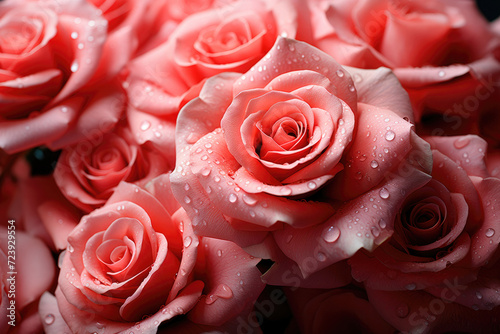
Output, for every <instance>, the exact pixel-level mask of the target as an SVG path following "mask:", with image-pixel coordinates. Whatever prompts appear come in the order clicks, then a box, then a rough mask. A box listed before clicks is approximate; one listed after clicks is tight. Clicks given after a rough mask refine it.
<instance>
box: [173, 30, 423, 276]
mask: <svg viewBox="0 0 500 334" xmlns="http://www.w3.org/2000/svg"><path fill="white" fill-rule="evenodd" d="M349 71H352V73H354V74H353V77H354V78H355V80H354V81H353V79H352V78H351V75H350V73H349V72H348V70H347V69H345V68H342V67H341V66H340V65H339V64H338V63H336V62H335V61H334V60H333V59H332V58H331V57H329V56H328V55H326V54H324V53H323V52H321V51H320V50H318V49H316V48H313V47H312V46H310V45H308V44H306V43H303V42H298V41H295V40H292V39H286V38H279V39H278V40H277V42H276V44H275V46H274V47H273V48H272V50H271V51H270V53H269V54H267V55H266V56H265V57H264V58H263V59H262V60H261V61H259V62H258V63H257V64H256V65H255V66H254V67H253V68H252V69H251V70H250V71H248V72H247V73H245V74H243V75H239V74H235V73H232V74H231V73H227V74H224V75H220V76H215V77H213V78H210V79H208V80H207V81H206V83H205V84H204V86H203V88H202V89H201V91H200V93H199V96H198V97H196V98H194V99H193V100H192V101H191V102H189V103H187V104H186V105H185V106H184V108H183V109H182V110H181V112H180V114H179V118H178V120H177V129H176V143H177V152H178V155H177V160H176V170H175V172H174V173H172V176H171V180H172V183H173V186H172V187H173V191H174V195H175V196H176V198H177V199H178V201H179V202H180V203H181V205H183V207H184V208H185V209H186V211H187V213H188V214H189V216H190V218H191V220H192V222H193V226H194V229H195V231H196V233H197V234H200V235H207V236H210V237H217V238H222V239H227V240H232V241H234V242H236V243H238V244H239V245H241V246H242V247H250V246H252V250H251V252H255V254H259V257H266V258H273V259H274V260H277V259H278V258H279V259H282V260H280V262H282V263H283V264H286V265H285V266H284V267H283V268H287V266H288V265H289V264H290V265H291V264H292V263H293V262H295V263H297V264H298V266H299V267H300V271H301V272H302V274H303V276H308V275H310V274H312V273H314V272H318V271H320V270H321V269H323V268H326V267H328V266H329V265H330V264H334V263H336V262H339V261H342V260H344V259H346V258H348V257H350V256H351V255H353V254H354V253H355V252H356V251H357V250H358V249H360V248H367V249H372V248H374V247H376V245H377V244H378V243H380V242H382V241H383V240H384V239H386V238H388V237H389V236H390V234H391V233H392V226H391V225H389V223H390V222H391V221H392V209H393V207H394V206H396V207H397V206H399V205H400V201H402V196H401V195H400V189H406V190H408V191H409V190H410V189H415V188H416V187H418V186H420V185H421V184H422V182H425V181H426V180H427V179H428V177H429V176H428V175H426V174H425V172H423V171H422V172H415V173H413V176H414V177H412V178H406V177H404V175H403V174H404V171H405V172H408V171H413V170H416V171H418V170H419V169H422V170H424V171H425V170H427V169H429V168H430V166H429V161H430V151H428V147H427V146H428V145H427V144H424V143H423V140H422V139H420V138H418V137H417V136H416V135H415V133H414V132H413V130H412V124H411V123H410V122H408V121H407V120H411V117H412V111H411V107H410V104H409V101H408V97H407V94H406V93H405V92H404V90H403V89H402V88H401V86H400V85H399V83H398V81H397V79H396V78H395V77H394V76H393V75H392V74H391V73H390V71H388V70H387V69H380V70H377V71H366V70H357V69H349ZM410 156H412V158H411V159H410V158H409V157H410ZM417 161H418V163H417ZM419 164H420V165H419ZM398 169H400V171H398ZM403 170H404V171H403ZM392 172H394V173H392ZM391 173H392V174H391ZM375 199H376V201H375V202H372V201H374V200H375ZM365 208H366V209H365ZM360 219H361V220H360ZM354 221H355V222H354ZM358 221H359V224H358ZM380 221H384V222H380ZM353 222H354V223H353ZM385 222H387V224H386V223H385ZM353 224H354V225H355V226H354V228H353ZM322 235H323V237H322ZM340 235H342V236H340ZM339 236H340V237H339ZM311 245H317V247H311ZM248 251H250V249H248ZM291 260H293V261H291ZM273 268H274V269H276V268H278V266H275V267H273ZM276 276H278V277H281V275H276ZM328 277H330V276H328V275H326V276H325V277H324V279H325V280H328ZM298 279H299V280H300V278H298ZM320 281H321V280H320V279H319V278H318V279H316V283H318V284H320ZM333 281H334V280H333V279H332V278H331V277H330V282H333ZM325 282H326V281H325ZM281 283H282V282H281ZM325 284H326V283H325Z"/></svg>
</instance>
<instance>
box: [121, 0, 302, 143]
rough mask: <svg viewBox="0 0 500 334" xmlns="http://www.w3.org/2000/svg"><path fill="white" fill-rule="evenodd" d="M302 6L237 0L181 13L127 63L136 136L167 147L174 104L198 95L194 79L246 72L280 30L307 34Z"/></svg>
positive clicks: (130, 111) (293, 34) (299, 35)
mask: <svg viewBox="0 0 500 334" xmlns="http://www.w3.org/2000/svg"><path fill="white" fill-rule="evenodd" d="M170 5H171V6H172V7H174V6H175V3H174V2H173V3H170V2H169V3H168V6H170ZM213 5H214V6H215V5H216V3H214V4H213ZM304 11H307V8H306V6H305V4H304V3H301V2H299V1H276V0H272V1H262V0H257V1H237V2H234V3H231V4H228V5H225V6H215V8H210V9H209V10H206V11H202V12H198V13H195V14H193V15H190V16H188V17H186V18H185V19H184V20H183V21H182V22H181V23H180V24H179V25H178V26H177V27H176V29H175V30H174V31H173V32H172V34H171V35H169V36H168V38H167V39H166V40H165V41H164V42H163V43H161V44H160V45H158V46H157V47H156V48H154V49H152V50H150V51H149V52H147V53H145V54H144V55H142V56H141V57H139V58H137V59H136V60H134V61H133V62H132V63H131V64H130V65H129V66H128V73H127V77H126V81H125V83H124V86H125V87H126V89H127V92H128V95H129V99H130V106H129V108H128V115H127V117H128V118H129V119H131V120H132V121H131V122H130V126H131V128H132V130H133V131H132V132H133V133H134V134H135V135H136V136H137V137H138V139H137V141H138V142H139V143H143V142H145V141H151V142H153V143H155V144H156V145H158V146H159V147H161V148H162V150H166V151H173V146H174V145H175V144H174V143H173V138H171V137H170V136H169V135H168V132H169V131H170V129H172V128H174V127H175V120H176V117H177V113H178V112H179V110H180V108H181V107H182V106H183V105H184V104H185V103H186V102H187V101H189V100H191V99H192V98H193V97H194V96H197V95H198V93H199V88H200V87H198V86H197V84H200V83H202V82H203V80H204V79H206V78H209V77H211V76H213V75H215V74H218V73H223V72H240V73H242V72H246V71H247V70H249V69H250V68H251V67H252V65H254V64H255V63H256V62H257V61H258V60H259V59H260V58H262V57H263V56H264V55H265V54H266V53H267V52H268V51H269V50H270V49H271V47H272V46H273V44H274V42H275V40H276V37H278V36H279V35H280V34H282V35H286V36H289V37H291V38H297V39H302V40H304V39H306V40H307V39H309V37H308V35H309V30H310V29H309V25H308V24H307V19H308V16H304V15H303V12H304ZM145 121H147V122H148V123H149V124H150V126H143V124H144V122H145ZM165 131H166V132H167V134H165Z"/></svg>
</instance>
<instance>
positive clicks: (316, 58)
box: [311, 53, 321, 61]
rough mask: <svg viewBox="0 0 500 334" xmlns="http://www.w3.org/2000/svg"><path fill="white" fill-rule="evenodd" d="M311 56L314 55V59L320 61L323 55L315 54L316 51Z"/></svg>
mask: <svg viewBox="0 0 500 334" xmlns="http://www.w3.org/2000/svg"><path fill="white" fill-rule="evenodd" d="M311 57H312V59H314V60H315V61H320V60H321V57H320V56H318V55H317V54H315V53H313V54H312V55H311Z"/></svg>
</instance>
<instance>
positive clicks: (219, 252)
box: [217, 249, 222, 257]
mask: <svg viewBox="0 0 500 334" xmlns="http://www.w3.org/2000/svg"><path fill="white" fill-rule="evenodd" d="M217 256H218V257H221V256H222V250H221V249H219V250H217Z"/></svg>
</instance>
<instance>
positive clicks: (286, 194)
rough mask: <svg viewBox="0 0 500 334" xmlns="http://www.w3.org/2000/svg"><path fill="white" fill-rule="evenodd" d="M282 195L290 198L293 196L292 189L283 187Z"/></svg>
mask: <svg viewBox="0 0 500 334" xmlns="http://www.w3.org/2000/svg"><path fill="white" fill-rule="evenodd" d="M280 193H281V194H282V195H284V196H288V195H291V194H292V189H291V188H290V187H283V188H281V189H280Z"/></svg>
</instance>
